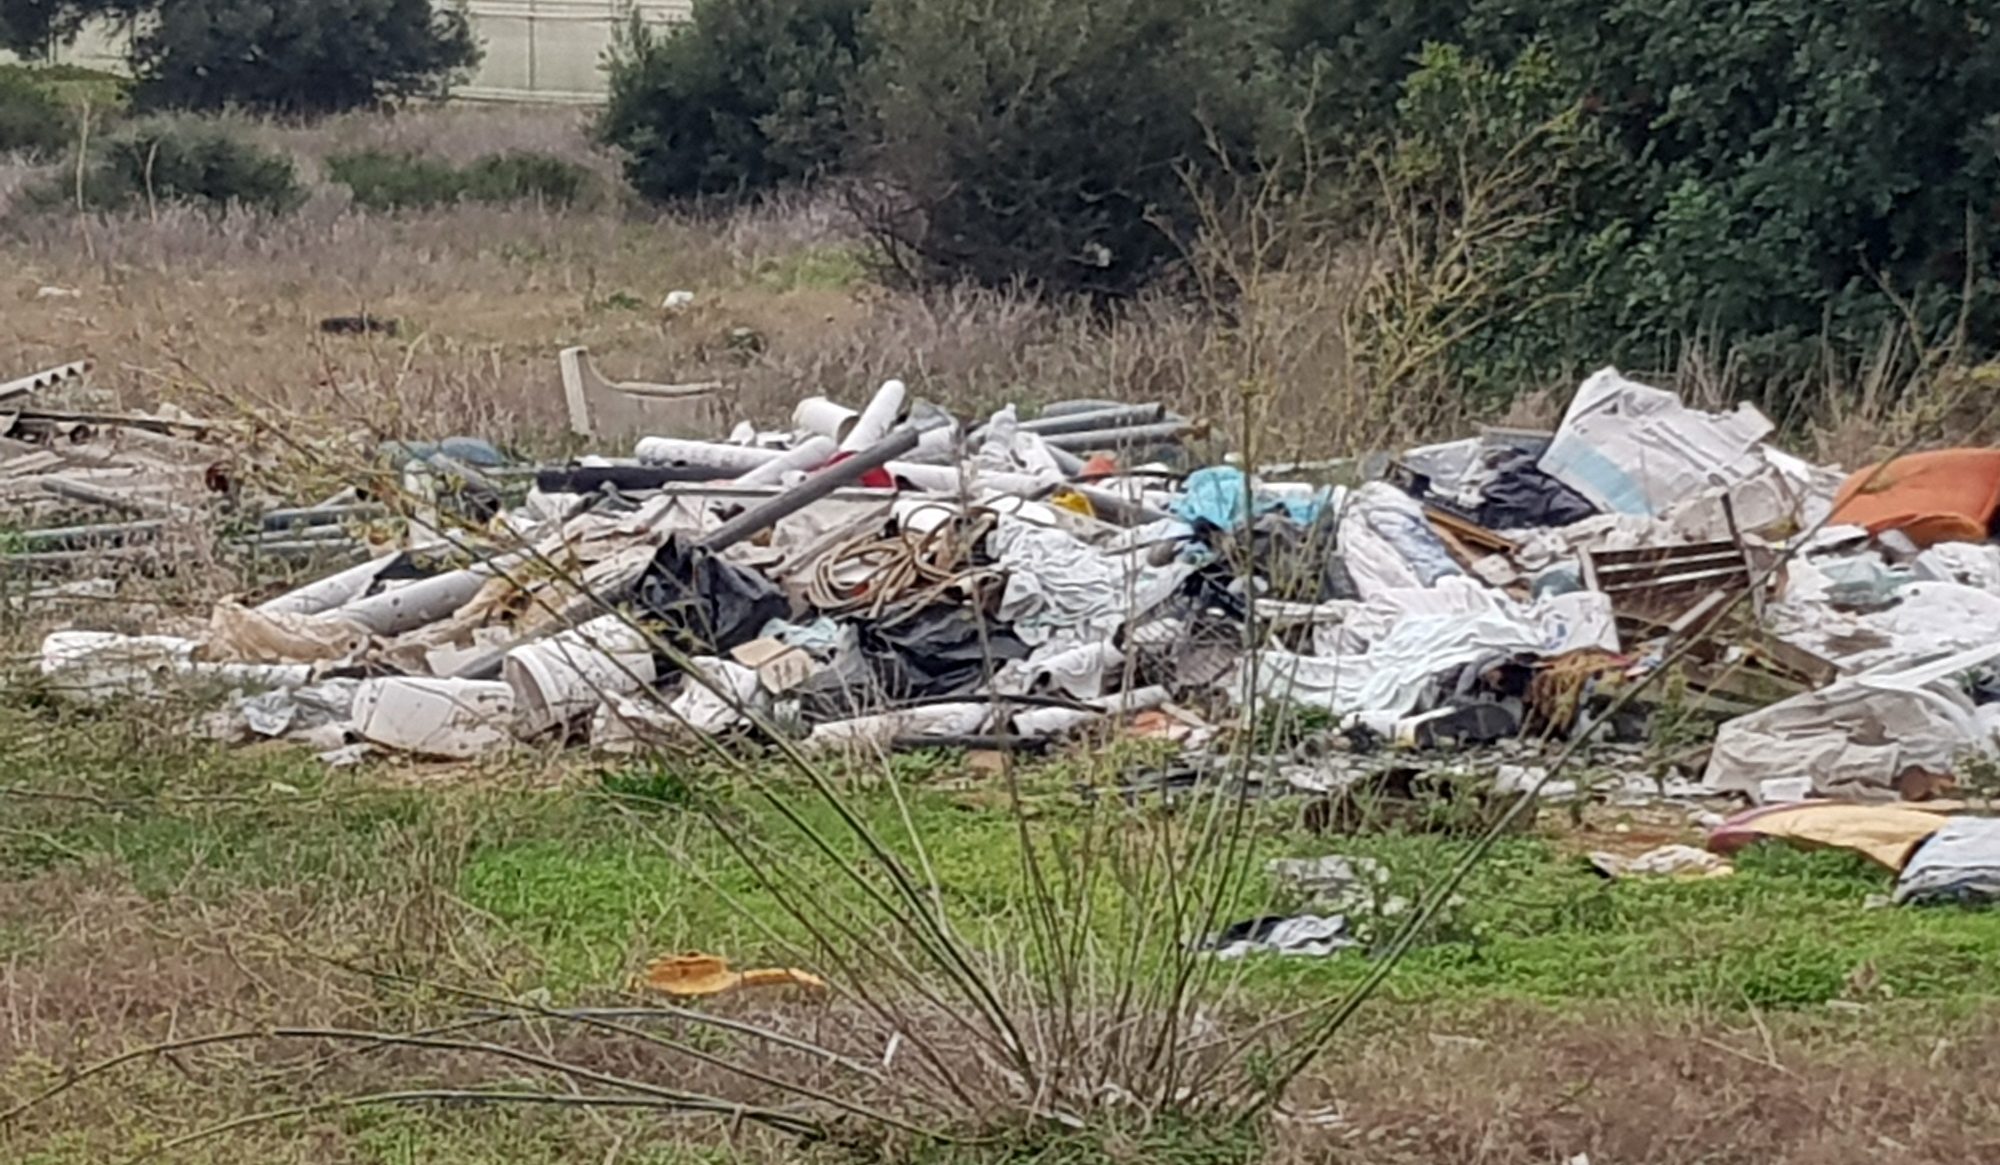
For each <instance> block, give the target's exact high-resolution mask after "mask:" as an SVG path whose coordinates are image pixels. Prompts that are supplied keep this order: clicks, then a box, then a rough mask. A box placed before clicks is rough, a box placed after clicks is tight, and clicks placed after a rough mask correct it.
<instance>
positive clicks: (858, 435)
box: [840, 380, 905, 453]
mask: <svg viewBox="0 0 2000 1165" xmlns="http://www.w3.org/2000/svg"><path fill="white" fill-rule="evenodd" d="M904 395H905V390H904V388H903V382H902V381H900V380H885V381H883V382H882V387H881V388H879V389H876V390H875V396H874V399H872V400H870V401H869V402H868V407H867V408H865V409H862V410H861V417H860V419H859V420H857V421H855V422H854V427H853V428H852V429H850V430H848V433H847V436H845V437H843V438H841V441H840V448H841V451H842V452H845V453H858V452H860V451H861V450H863V449H870V448H873V447H874V446H876V445H879V444H881V443H882V439H883V438H884V437H887V436H888V435H889V430H891V429H893V428H895V427H896V418H897V417H900V416H902V415H903V397H904Z"/></svg>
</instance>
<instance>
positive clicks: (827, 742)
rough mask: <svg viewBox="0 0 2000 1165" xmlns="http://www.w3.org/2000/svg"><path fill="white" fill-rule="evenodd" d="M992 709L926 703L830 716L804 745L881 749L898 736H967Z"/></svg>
mask: <svg viewBox="0 0 2000 1165" xmlns="http://www.w3.org/2000/svg"><path fill="white" fill-rule="evenodd" d="M992 713H993V708H992V706H991V705H989V704H928V705H925V706H924V707H921V708H905V709H903V710H902V711H900V712H881V713H877V714H876V715H873V716H857V717H855V718H854V719H852V720H830V721H828V722H827V723H825V724H821V725H818V726H817V727H815V728H814V729H813V730H812V732H811V734H810V735H808V736H807V737H806V747H808V748H814V749H818V748H853V749H873V750H877V751H880V750H883V749H887V748H888V747H889V745H890V744H891V742H893V741H894V740H895V739H896V738H897V737H899V736H968V735H972V734H974V733H977V732H981V731H983V730H984V729H985V727H986V721H987V718H988V717H989V716H991V715H992Z"/></svg>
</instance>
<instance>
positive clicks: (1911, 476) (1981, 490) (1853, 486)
mask: <svg viewBox="0 0 2000 1165" xmlns="http://www.w3.org/2000/svg"><path fill="white" fill-rule="evenodd" d="M1996 510H2000V449H1937V450H1933V451H1931V452H1928V453H1912V454H1910V455H1909V456H1907V457H1898V458H1896V459H1895V460H1893V461H1890V462H1888V463H1887V464H1878V465H1871V466H1869V467H1868V468H1866V469H1863V470H1860V471H1859V472H1857V473H1854V474H1852V475H1850V476H1849V477H1848V479H1847V482H1846V484H1844V485H1842V486H1841V487H1840V493H1839V494H1837V495H1836V496H1835V497H1834V502H1833V517H1832V519H1831V520H1832V521H1833V522H1835V523H1836V524H1840V525H1851V526H1863V527H1866V528H1867V530H1868V532H1869V533H1870V534H1881V533H1884V532H1885V531H1889V530H1896V531H1900V532H1901V533H1902V534H1903V535H1904V536H1905V537H1907V538H1909V539H1910V541H1912V542H1914V543H1916V544H1917V545H1918V546H1920V547H1922V546H1935V545H1937V544H1938V543H1940V542H1984V541H1986V537H1987V533H1988V531H1989V530H1990V529H1991V527H1992V524H1993V516H1994V513H1995V511H1996Z"/></svg>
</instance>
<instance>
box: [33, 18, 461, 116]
mask: <svg viewBox="0 0 2000 1165" xmlns="http://www.w3.org/2000/svg"><path fill="white" fill-rule="evenodd" d="M92 18H102V19H112V20H129V21H132V26H133V27H134V28H135V29H136V36H135V37H134V39H133V41H132V55H131V64H132V70H133V74H134V75H135V76H136V77H137V78H138V87H137V97H138V100H139V102H140V104H142V105H144V106H148V107H151V108H172V109H221V108H224V107H228V106H238V107H244V108H252V109H260V110H270V111H274V112H280V113H299V114H314V113H328V112H333V111H336V110H342V109H358V108H363V107H366V106H369V105H373V104H375V103H377V102H380V101H383V100H390V99H396V98H402V97H409V96H414V95H418V94H424V93H432V92H436V91H438V90H439V89H441V88H442V86H443V85H444V84H445V82H447V81H448V80H449V79H450V78H451V77H452V76H453V75H454V74H455V73H457V72H458V71H460V70H463V69H466V68H469V67H470V66H472V65H473V64H475V63H476V62H477V61H478V60H479V46H478V43H477V42H476V41H475V40H474V39H473V36H472V29H471V25H470V24H469V23H468V22H467V20H466V16H465V13H464V12H463V11H462V10H461V9H460V7H459V6H458V5H456V4H454V3H450V2H448V0H447V2H443V3H440V2H438V0H0V43H5V44H7V45H8V46H9V47H12V48H14V49H16V50H18V51H22V52H31V51H39V50H40V49H42V48H43V47H45V46H47V45H49V44H53V43H62V42H65V41H68V40H70V39H73V38H74V37H75V35H76V33H77V31H78V30H79V29H80V28H81V27H82V26H83V24H84V22H85V21H87V20H89V19H92Z"/></svg>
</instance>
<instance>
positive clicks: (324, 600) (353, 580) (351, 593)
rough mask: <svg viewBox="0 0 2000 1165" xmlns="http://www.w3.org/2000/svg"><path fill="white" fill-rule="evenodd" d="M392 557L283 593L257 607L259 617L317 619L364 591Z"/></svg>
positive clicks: (376, 560)
mask: <svg viewBox="0 0 2000 1165" xmlns="http://www.w3.org/2000/svg"><path fill="white" fill-rule="evenodd" d="M395 560H396V556H395V555H393V554H390V555H385V556H383V557H381V558H375V559H370V560H369V561H367V562H364V563H362V564H361V565H359V566H350V567H348V568H347V569H346V570H343V571H340V572H339V573H337V574H330V575H327V576H326V577H325V578H323V579H320V580H318V581H317V582H309V583H307V584H306V585H304V586H302V587H300V588H298V589H297V590H294V591H286V592H285V593H284V594H282V595H279V596H278V597H277V598H275V599H271V600H269V601H268V602H264V603H260V604H258V606H257V611H258V613H259V614H263V615H317V614H319V613H320V612H322V611H331V610H333V609H334V608H335V607H339V606H343V605H345V604H347V603H351V602H353V601H354V600H355V599H357V598H359V597H360V596H361V592H363V591H365V590H367V589H368V584H370V583H372V582H374V581H375V576H376V575H378V574H381V573H382V571H383V569H384V568H386V567H387V566H388V565H389V564H390V563H391V562H394V561H395Z"/></svg>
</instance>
